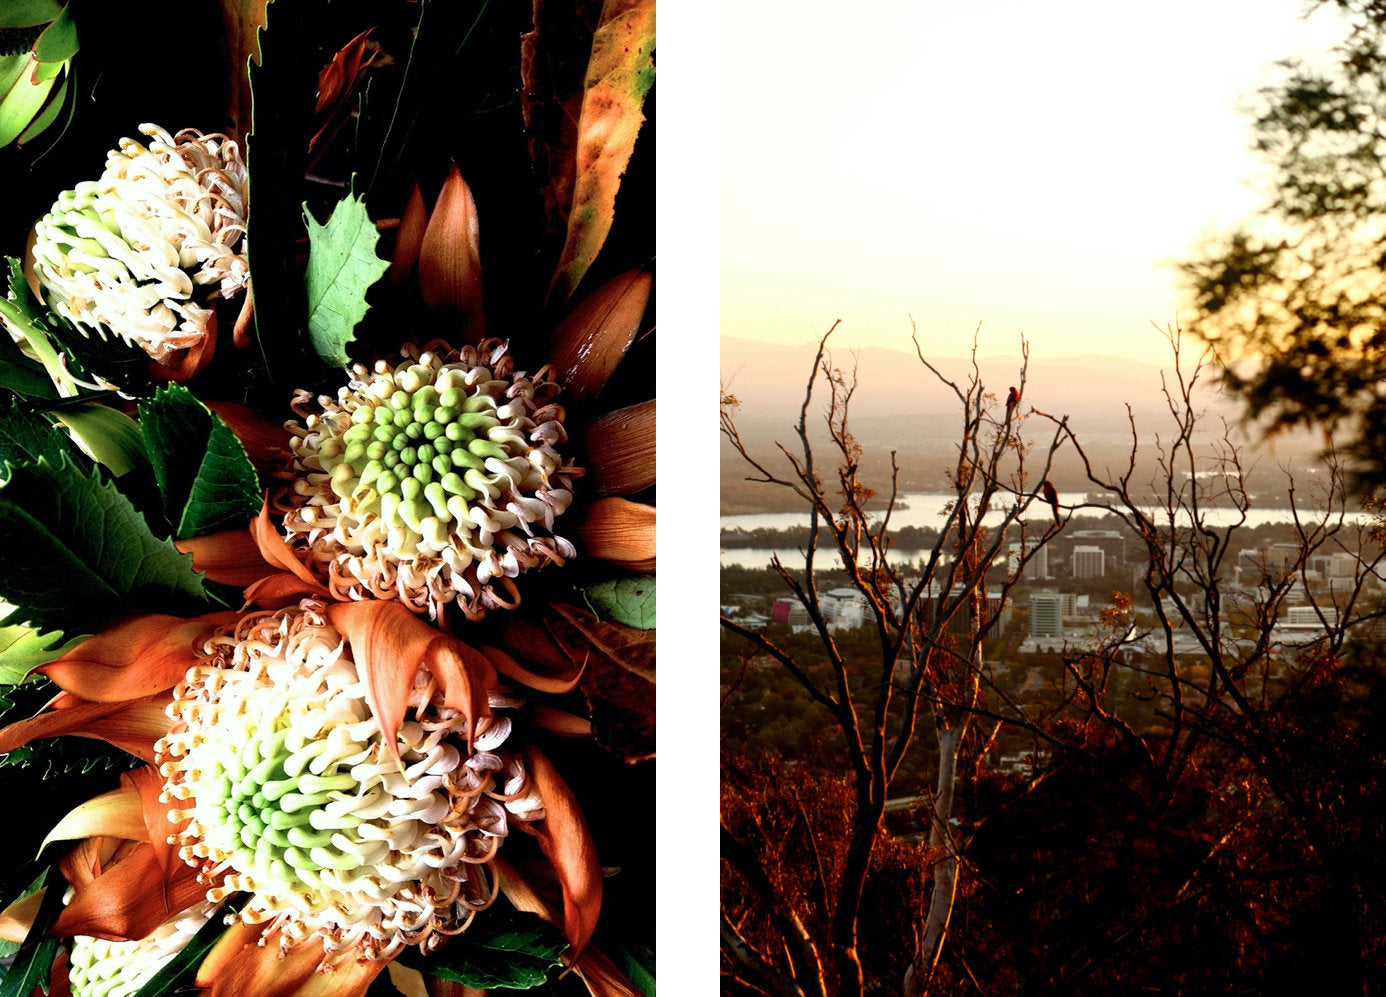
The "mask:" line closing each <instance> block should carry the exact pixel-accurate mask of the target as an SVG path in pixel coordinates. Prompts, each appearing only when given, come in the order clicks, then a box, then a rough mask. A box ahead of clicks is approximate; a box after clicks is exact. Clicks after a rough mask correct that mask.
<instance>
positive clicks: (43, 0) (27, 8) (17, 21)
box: [0, 0, 63, 28]
mask: <svg viewBox="0 0 1386 997" xmlns="http://www.w3.org/2000/svg"><path fill="white" fill-rule="evenodd" d="M62 12H63V5H62V4H60V3H58V0H5V2H4V3H3V4H0V28H32V27H34V26H35V25H38V24H47V23H48V22H49V21H55V20H57V19H58V15H59V14H61V13H62Z"/></svg>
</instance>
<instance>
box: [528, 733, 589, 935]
mask: <svg viewBox="0 0 1386 997" xmlns="http://www.w3.org/2000/svg"><path fill="white" fill-rule="evenodd" d="M525 768H526V770H527V771H528V772H529V775H530V778H532V779H533V780H534V786H535V788H536V789H537V790H538V791H539V796H540V798H541V799H543V801H544V819H543V820H539V821H535V822H534V824H533V825H531V827H532V828H533V830H534V832H535V836H536V837H537V838H538V839H539V847H540V848H542V849H543V851H544V854H545V855H546V856H547V857H548V860H549V862H550V863H551V864H552V865H553V868H554V871H555V872H556V873H557V874H558V883H559V885H560V886H561V887H562V889H563V933H564V934H565V935H567V936H568V941H569V942H571V943H572V946H573V952H574V955H578V954H580V953H581V952H582V950H583V949H584V948H586V947H587V942H588V941H589V940H590V939H591V937H592V931H593V929H594V928H596V926H597V915H598V913H600V911H601V906H602V869H601V863H599V862H598V861H597V847H596V845H595V844H593V842H592V835H591V834H590V833H589V832H588V830H587V822H586V820H585V819H584V818H583V816H582V808H581V807H579V806H578V802H577V800H576V799H575V798H574V796H573V793H572V790H570V789H569V788H568V786H567V784H566V783H565V782H564V781H563V778H562V776H560V775H559V774H558V770H557V769H556V768H554V767H553V763H552V762H550V761H549V760H548V758H546V757H545V756H544V754H543V753H542V752H541V751H539V749H538V748H535V747H534V746H533V745H529V746H527V747H526V748H525Z"/></svg>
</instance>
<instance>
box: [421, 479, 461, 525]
mask: <svg viewBox="0 0 1386 997" xmlns="http://www.w3.org/2000/svg"><path fill="white" fill-rule="evenodd" d="M454 477H455V475H454ZM424 498H426V499H428V504H429V505H431V506H433V511H434V512H435V513H436V514H437V516H438V518H439V519H443V520H446V519H448V496H447V492H445V491H444V490H443V486H442V484H441V483H440V482H437V481H434V482H432V483H430V484H429V485H427V486H426V487H425V488H424Z"/></svg>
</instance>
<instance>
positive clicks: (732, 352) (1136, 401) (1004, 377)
mask: <svg viewBox="0 0 1386 997" xmlns="http://www.w3.org/2000/svg"><path fill="white" fill-rule="evenodd" d="M849 344H850V340H848V339H846V338H844V339H843V340H842V342H841V343H839V344H837V346H836V347H835V348H834V349H833V350H832V360H833V363H834V365H835V366H837V367H839V368H843V369H850V368H851V367H852V366H853V365H855V366H856V368H857V379H858V384H859V387H858V390H857V393H856V394H855V395H854V396H853V398H852V412H853V413H854V416H855V417H856V418H858V419H874V418H881V417H885V418H896V417H900V416H912V417H916V416H923V417H948V416H949V415H950V414H952V413H955V412H957V411H958V409H957V405H956V401H955V399H954V398H953V395H952V392H951V391H950V390H949V389H948V388H946V387H945V386H944V385H942V384H941V383H940V382H939V380H938V379H937V378H936V377H935V376H934V375H933V374H932V373H930V372H929V370H928V369H926V368H925V367H924V366H923V365H922V364H921V363H920V362H919V359H918V357H916V356H915V355H914V354H913V353H906V352H905V351H903V350H893V349H887V348H884V347H878V346H868V347H865V348H863V349H861V350H859V351H856V352H855V356H854V353H853V351H852V350H851V349H850V348H849ZM815 350H816V346H815V345H814V344H811V343H806V344H804V345H803V346H781V345H777V344H773V343H762V342H757V341H755V340H750V339H741V338H736V337H730V336H728V337H723V338H722V362H721V370H722V384H723V387H724V389H725V390H727V391H729V392H731V393H732V394H734V395H735V396H736V397H737V398H738V399H739V400H740V402H741V403H742V409H741V411H742V413H743V415H744V416H745V417H746V418H748V419H752V420H755V421H760V420H761V419H766V418H769V419H780V418H784V419H788V420H791V421H792V419H793V418H794V417H795V416H796V415H797V414H798V410H799V406H800V405H801V404H802V403H803V398H804V385H805V383H806V381H807V379H808V374H809V367H810V365H811V364H812V362H813V357H814V352H815ZM1190 352H1192V351H1190ZM926 356H927V357H928V359H929V361H930V362H931V363H933V364H934V365H935V366H936V367H938V369H939V370H940V371H941V372H943V373H944V374H945V375H947V376H949V377H952V378H955V379H957V380H958V384H959V386H960V387H962V388H964V390H965V388H966V384H965V378H966V377H967V376H968V374H969V372H970V361H969V360H967V359H966V358H963V357H957V356H954V357H942V356H941V357H932V356H928V355H927V354H926ZM1019 363H1020V360H1019V357H982V358H979V360H978V367H979V369H980V371H981V375H982V383H983V384H984V385H985V386H986V388H987V390H988V391H990V392H992V393H994V394H995V395H996V396H997V398H998V399H1004V398H1005V397H1006V392H1007V389H1008V388H1009V387H1010V386H1011V385H1018V384H1019V374H1018V370H1019ZM1161 370H1162V368H1161V367H1160V366H1158V365H1156V364H1152V363H1145V362H1142V361H1139V360H1131V359H1128V358H1126V357H1120V356H1079V357H1055V358H1050V357H1036V356H1032V357H1031V358H1030V365H1029V370H1028V377H1027V379H1026V384H1025V393H1024V398H1023V405H1024V407H1025V408H1026V409H1028V407H1029V406H1031V405H1033V406H1034V407H1035V408H1037V409H1040V410H1042V411H1045V412H1049V413H1050V414H1052V415H1056V416H1061V415H1069V416H1072V418H1073V424H1074V425H1075V426H1076V427H1078V428H1079V429H1085V428H1086V429H1088V430H1089V431H1092V432H1110V431H1117V432H1124V431H1125V425H1126V408H1125V406H1126V404H1127V403H1128V402H1129V403H1130V405H1131V406H1132V409H1133V410H1134V412H1135V414H1136V417H1137V419H1138V421H1144V420H1147V419H1150V418H1153V417H1156V416H1158V415H1159V414H1160V413H1163V412H1165V406H1164V399H1163V397H1162V395H1161V393H1160V389H1161V381H1160V377H1161ZM1188 374H1192V371H1191V370H1190V371H1187V372H1186V375H1188ZM1213 374H1214V372H1213V371H1212V370H1206V371H1204V372H1203V374H1202V375H1201V376H1200V379H1199V387H1198V390H1197V395H1196V397H1197V399H1198V401H1199V403H1200V404H1201V405H1202V406H1204V407H1205V408H1206V410H1207V411H1208V413H1209V414H1210V415H1212V414H1215V413H1216V414H1219V415H1226V416H1228V417H1229V418H1235V416H1236V415H1237V413H1238V408H1237V406H1236V404H1235V403H1233V402H1231V401H1229V400H1227V399H1224V398H1222V397H1221V395H1220V394H1219V392H1218V391H1217V389H1216V387H1215V386H1214V384H1213V382H1214V377H1213ZM822 398H826V392H823V393H822V394H819V393H818V392H815V399H816V400H818V399H822Z"/></svg>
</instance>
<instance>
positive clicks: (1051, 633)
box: [1030, 592, 1064, 637]
mask: <svg viewBox="0 0 1386 997" xmlns="http://www.w3.org/2000/svg"><path fill="white" fill-rule="evenodd" d="M1063 635H1064V597H1063V596H1062V595H1060V594H1059V593H1058V592H1031V593H1030V636H1031V637H1062V636H1063Z"/></svg>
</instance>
